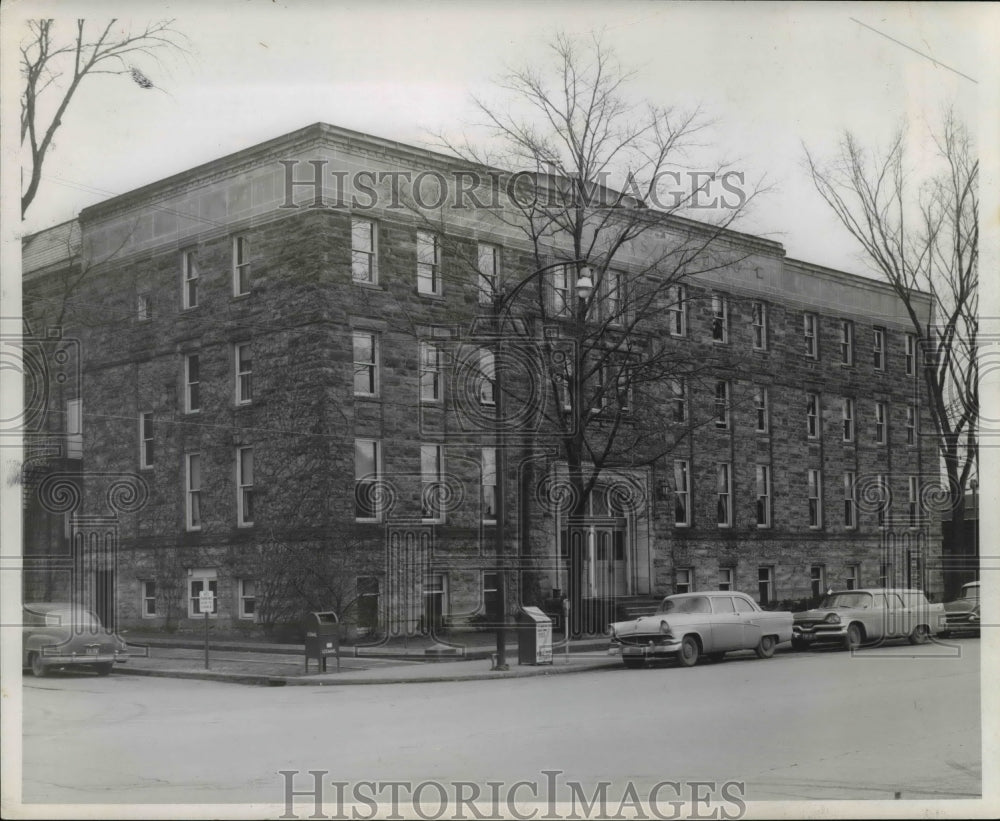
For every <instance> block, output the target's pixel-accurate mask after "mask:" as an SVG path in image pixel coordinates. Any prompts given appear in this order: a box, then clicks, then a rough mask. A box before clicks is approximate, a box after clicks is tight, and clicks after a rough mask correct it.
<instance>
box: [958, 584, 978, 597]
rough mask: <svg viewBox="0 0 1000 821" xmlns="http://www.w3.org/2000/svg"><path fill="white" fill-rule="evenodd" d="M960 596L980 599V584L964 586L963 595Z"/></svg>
mask: <svg viewBox="0 0 1000 821" xmlns="http://www.w3.org/2000/svg"><path fill="white" fill-rule="evenodd" d="M960 598H963V599H972V600H973V601H979V585H978V584H973V585H969V586H968V587H963V588H962V595H961V597H960Z"/></svg>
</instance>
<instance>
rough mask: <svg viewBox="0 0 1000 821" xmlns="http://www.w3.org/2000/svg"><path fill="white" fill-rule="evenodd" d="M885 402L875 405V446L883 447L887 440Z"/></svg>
mask: <svg viewBox="0 0 1000 821" xmlns="http://www.w3.org/2000/svg"><path fill="white" fill-rule="evenodd" d="M885 420H886V404H885V402H876V403H875V444H876V445H884V444H885V443H886V441H887V440H888V431H887V425H886V422H885Z"/></svg>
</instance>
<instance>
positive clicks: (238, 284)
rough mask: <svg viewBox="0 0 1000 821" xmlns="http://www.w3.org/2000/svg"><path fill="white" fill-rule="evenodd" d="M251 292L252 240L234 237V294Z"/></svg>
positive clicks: (244, 294) (241, 294)
mask: <svg viewBox="0 0 1000 821" xmlns="http://www.w3.org/2000/svg"><path fill="white" fill-rule="evenodd" d="M249 293H250V240H249V239H247V238H246V237H245V236H238V237H233V296H246V295H247V294H249Z"/></svg>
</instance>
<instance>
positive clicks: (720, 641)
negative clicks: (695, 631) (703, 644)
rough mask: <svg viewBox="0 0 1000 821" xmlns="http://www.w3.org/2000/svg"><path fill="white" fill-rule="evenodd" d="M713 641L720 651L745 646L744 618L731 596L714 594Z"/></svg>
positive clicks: (716, 649) (712, 598) (738, 648)
mask: <svg viewBox="0 0 1000 821" xmlns="http://www.w3.org/2000/svg"><path fill="white" fill-rule="evenodd" d="M711 602H712V643H713V645H714V648H715V651H716V652H718V653H722V652H725V651H726V650H740V649H741V648H742V646H743V619H742V618H741V617H740V616H738V615H737V613H736V607H735V606H734V605H733V599H732V597H731V596H712V597H711Z"/></svg>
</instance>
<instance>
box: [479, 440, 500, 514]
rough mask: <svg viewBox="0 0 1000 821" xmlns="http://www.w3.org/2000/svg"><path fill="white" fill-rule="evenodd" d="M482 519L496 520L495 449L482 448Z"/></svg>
mask: <svg viewBox="0 0 1000 821" xmlns="http://www.w3.org/2000/svg"><path fill="white" fill-rule="evenodd" d="M482 469H483V521H484V522H486V523H488V524H492V523H494V522H496V520H497V451H496V448H483V468H482Z"/></svg>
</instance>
